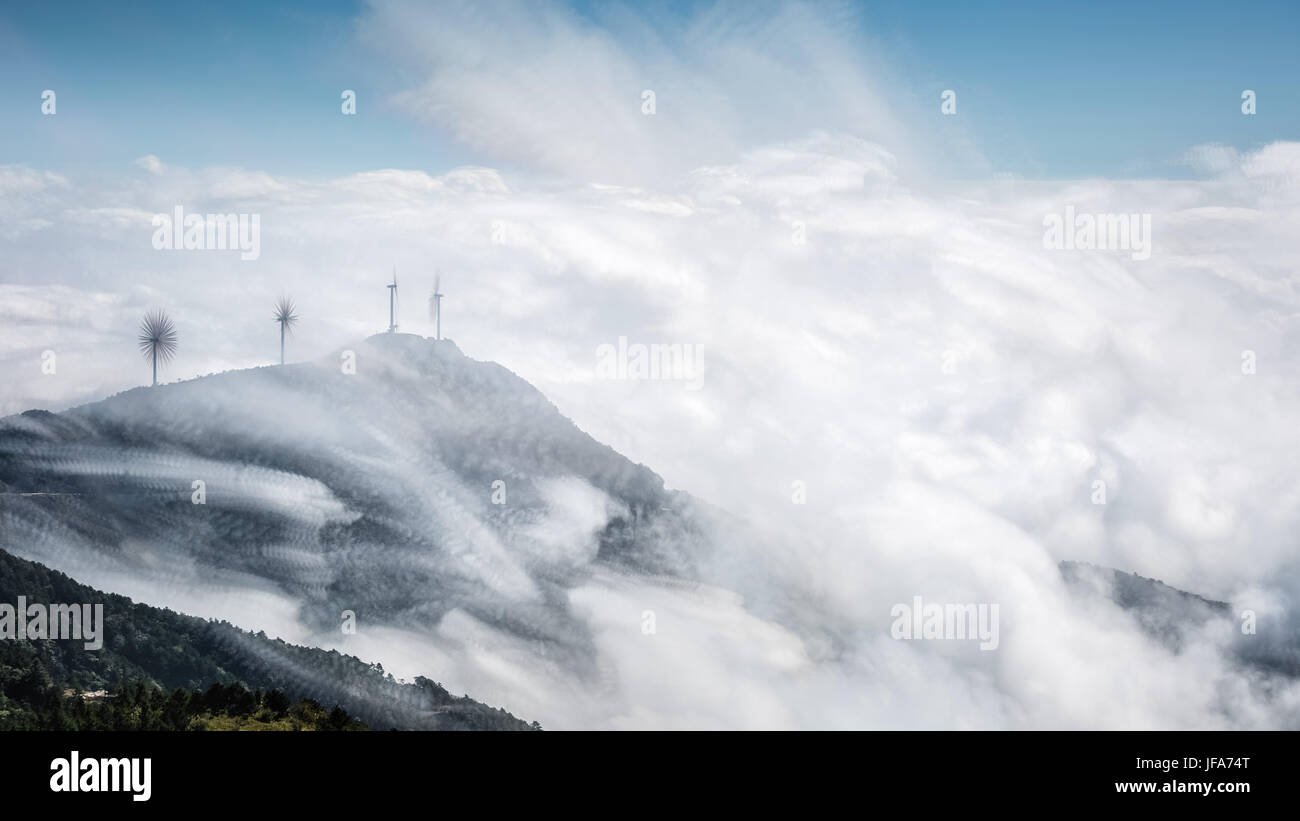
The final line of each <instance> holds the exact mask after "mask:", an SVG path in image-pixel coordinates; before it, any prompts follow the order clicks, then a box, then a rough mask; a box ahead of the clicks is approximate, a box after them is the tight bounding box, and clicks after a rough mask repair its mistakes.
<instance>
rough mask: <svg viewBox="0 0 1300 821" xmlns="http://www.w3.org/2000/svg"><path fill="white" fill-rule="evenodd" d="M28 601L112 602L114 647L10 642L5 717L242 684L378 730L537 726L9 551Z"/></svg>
mask: <svg viewBox="0 0 1300 821" xmlns="http://www.w3.org/2000/svg"><path fill="white" fill-rule="evenodd" d="M20 595H21V596H25V597H26V600H27V601H28V602H42V603H56V602H57V603H78V604H83V603H84V604H95V603H101V604H103V605H104V636H105V638H104V645H103V648H102V649H100V650H97V651H90V650H85V649H83V643H82V642H80V641H72V640H40V641H13V640H6V641H0V694H3V700H0V712H2V711H3V710H4V709H5V708H4V702H5V701H9V702H18V704H19V705H22V704H27V705H31V704H37V703H40V702H42V701H43V700H44V699H46V698H47V697H48V695H49V694H50V692H51V691H54V692H61V691H63V690H67V689H75V690H82V691H86V692H92V691H99V690H115V689H118V688H123V687H129V686H131V685H135V684H138V683H147V684H150V685H156V686H157V687H159V688H162V690H164V691H168V692H170V691H172V690H175V689H176V688H184V689H186V690H209V689H210V688H211V687H212V685H235V684H238V685H241V686H242V687H244V688H248V689H250V690H252V689H260V690H278V691H281V692H282V693H284V694H285V695H286V696H287V698H288V699H289V700H290V701H302V700H305V699H311V700H313V701H315V702H319V704H320V705H323V706H324V707H325V709H328V708H329V707H331V706H334V705H338V706H339V707H341V708H342V709H343V710H344V711H346V712H347V713H348V714H351V715H353V716H356V717H358V718H360V719H361V720H362V721H363V722H365V724H367V725H369V726H370V727H371V728H373V729H389V728H397V729H412V730H522V729H528V728H529V727H528V725H527V724H526V723H525V722H523V721H521V720H519V719H517V718H515V717H514V716H512V715H510V714H509V713H507V712H505V711H503V710H498V709H493V708H491V707H488V706H486V705H484V704H480V703H478V702H476V701H473V700H472V699H470V698H468V697H460V698H457V697H453V696H452V695H451V694H450V693H448V692H447V691H446V690H445V689H443V688H442V687H441V686H440V685H439V684H437V683H436V682H433V681H430V680H428V679H419V680H417V681H416V682H415V683H414V684H404V683H401V682H398V681H396V680H394V679H393V677H392V676H391V675H388V674H386V673H385V672H384V670H383V668H382V667H380V666H377V665H375V666H372V665H370V664H367V663H366V662H363V661H361V660H360V659H357V658H354V657H352V656H345V655H341V654H339V653H337V652H334V651H329V652H327V651H324V650H319V649H314V648H310V647H299V646H295V645H291V644H286V643H285V642H282V641H279V640H276V639H270V638H267V637H266V636H265V635H258V634H253V633H249V632H246V631H243V630H239V629H237V628H235V627H234V626H232V625H230V624H227V623H224V622H216V621H208V620H204V619H199V618H195V617H193V616H186V615H182V614H179V613H174V612H172V611H170V610H165V609H160V608H157V607H150V606H148V605H144V604H137V603H133V602H132V601H131V600H130V599H127V598H125V597H123V596H117V595H112V594H108V593H102V592H100V591H97V590H93V589H91V588H89V587H87V586H85V585H83V584H79V583H77V582H75V581H73V580H72V579H70V578H68V577H67V576H66V575H64V574H63V573H59V572H57V571H53V570H50V569H49V568H47V567H44V566H43V565H40V564H37V563H35V562H30V561H26V560H23V559H20V558H17V557H15V556H12V555H10V554H8V553H6V552H4V551H0V601H2V602H7V603H11V604H13V603H16V602H17V600H18V596H20ZM163 695H164V696H165V695H166V694H165V693H164V694H163ZM219 704H220V706H225V703H224V702H219ZM285 708H286V711H287V709H288V705H287V704H286V705H285Z"/></svg>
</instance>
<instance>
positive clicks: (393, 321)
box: [388, 265, 397, 334]
mask: <svg viewBox="0 0 1300 821" xmlns="http://www.w3.org/2000/svg"><path fill="white" fill-rule="evenodd" d="M396 304H397V266H396V265H394V266H393V284H392V285H389V286H388V332H389V333H390V334H391V333H396V332H397V315H396V313H395V310H396Z"/></svg>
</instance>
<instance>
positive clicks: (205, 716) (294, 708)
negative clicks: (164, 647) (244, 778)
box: [0, 667, 368, 731]
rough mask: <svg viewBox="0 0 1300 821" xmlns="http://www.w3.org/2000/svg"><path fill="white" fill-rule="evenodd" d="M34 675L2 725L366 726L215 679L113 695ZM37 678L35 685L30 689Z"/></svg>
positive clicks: (341, 713)
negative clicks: (201, 685)
mask: <svg viewBox="0 0 1300 821" xmlns="http://www.w3.org/2000/svg"><path fill="white" fill-rule="evenodd" d="M33 671H35V675H34V677H32V678H29V679H28V680H27V681H20V682H19V684H18V685H17V686H16V687H14V688H13V690H14V695H15V698H7V699H6V700H5V701H4V703H3V706H0V730H152V731H158V730H289V731H302V730H365V729H368V728H367V727H366V725H365V724H362V723H361V722H360V721H359V720H357V719H355V718H353V717H352V716H349V715H348V714H347V711H345V710H344V709H343V708H342V707H338V706H336V707H335V708H334V709H333V710H326V709H325V708H324V707H322V706H321V705H320V704H319V703H318V702H316V701H313V700H312V699H303V700H302V701H299V702H297V703H296V704H291V703H290V701H289V697H288V696H286V695H285V694H284V693H282V692H280V691H279V690H270V691H267V692H263V691H261V690H254V691H250V690H248V689H247V688H245V687H244V686H243V685H242V684H231V685H229V686H226V685H224V684H214V685H212V686H211V687H209V688H208V690H207V692H203V691H201V690H187V689H184V688H180V687H178V688H176V689H175V690H173V691H172V692H171V693H166V692H163V691H162V690H160V689H158V688H157V687H154V686H152V685H150V684H146V683H145V682H143V681H137V682H136V683H135V684H132V685H129V686H125V687H119V688H117V689H115V690H114V691H113V692H111V693H105V692H104V691H102V690H100V691H96V692H92V693H80V692H76V691H73V690H65V691H60V690H58V689H57V688H53V687H48V688H42V687H41V686H40V685H41V684H43V682H42V680H41V676H40V672H39V668H37V667H32V668H29V670H28V671H27V674H28V675H31V674H32V672H33ZM32 683H36V684H37V685H38V686H37V687H35V688H32V687H30V685H31V684H32Z"/></svg>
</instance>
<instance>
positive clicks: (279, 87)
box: [0, 2, 1300, 178]
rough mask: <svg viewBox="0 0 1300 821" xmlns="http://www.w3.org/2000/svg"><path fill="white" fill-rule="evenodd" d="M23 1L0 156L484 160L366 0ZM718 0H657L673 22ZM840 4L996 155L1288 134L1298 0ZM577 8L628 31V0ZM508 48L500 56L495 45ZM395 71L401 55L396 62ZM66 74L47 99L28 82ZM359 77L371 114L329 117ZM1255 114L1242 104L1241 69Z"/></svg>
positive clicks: (249, 163)
mask: <svg viewBox="0 0 1300 821" xmlns="http://www.w3.org/2000/svg"><path fill="white" fill-rule="evenodd" d="M187 5H189V6H190V7H189V8H185V9H184V10H181V9H179V8H178V7H177V4H173V3H153V2H149V3H139V4H129V5H121V4H118V5H112V6H109V5H104V4H92V3H85V4H66V3H36V4H27V5H23V6H17V5H10V6H9V7H7V8H5V9H4V10H3V11H0V69H2V71H3V75H4V77H5V82H4V83H3V84H0V112H3V118H4V119H3V126H4V127H3V129H0V163H19V164H26V165H30V166H33V167H41V168H52V169H55V170H68V169H74V168H77V167H84V166H92V167H93V166H119V165H121V164H124V163H128V162H130V161H131V160H133V159H135V158H137V157H139V156H141V155H144V154H155V155H157V156H159V157H161V158H162V159H163V160H164V161H165V162H168V163H175V164H182V165H187V166H208V165H218V166H226V165H233V166H241V167H244V168H249V169H258V170H266V171H269V172H272V173H285V174H295V175H304V176H321V175H330V174H337V173H347V172H351V171H357V170H365V169H373V168H382V167H401V168H419V169H424V170H428V171H431V172H434V173H437V172H441V171H444V170H446V169H448V168H451V167H454V166H457V165H461V164H466V163H488V164H492V161H493V158H492V157H484V156H480V155H479V152H477V151H476V150H475V148H474V147H473V146H469V145H464V144H461V143H459V142H457V141H456V140H454V139H453V138H452V137H451V136H450V135H448V134H446V133H442V132H440V130H439V129H438V128H437V127H436V124H433V125H431V124H430V123H429V122H427V121H425V122H417V121H415V120H413V119H411V118H409V117H408V116H406V115H405V114H404V113H402V112H400V111H399V110H398V109H397V108H395V107H394V106H392V105H391V104H390V103H389V97H390V95H391V94H393V93H396V92H399V91H401V90H403V89H405V88H409V87H412V86H415V85H418V84H419V82H420V79H421V78H420V77H418V76H415V75H414V73H413V72H411V69H410V68H409V67H405V68H404V67H403V66H401V65H394V64H392V63H391V62H390V61H389V60H388V55H387V54H385V52H384V50H383V48H382V47H377V46H376V45H375V44H373V43H364V42H362V41H360V40H359V39H358V38H357V36H356V20H357V18H358V17H359V16H361V15H363V14H365V13H366V8H365V4H361V3H355V2H321V3H312V4H303V7H302V8H294V7H291V6H283V5H275V4H271V3H255V2H233V3H223V4H219V5H208V4H198V3H195V4H187ZM711 7H712V4H688V3H669V4H660V5H658V6H651V7H650V8H651V10H650V11H642V12H641V13H640V14H641V17H642V18H643V20H645V21H646V22H648V23H649V24H650V25H653V26H655V27H656V28H657V29H659V30H660V32H661V36H662V37H664V38H665V39H666V40H669V41H671V40H672V38H673V32H675V31H679V30H681V29H683V28H685V27H687V26H689V25H690V22H691V21H692V20H693V19H696V18H698V17H699V16H701V15H707V14H708V13H709V11H710V9H711ZM813 8H814V11H813V12H811V13H815V14H826V15H837V16H840V17H842V18H843V19H844V25H846V26H849V27H852V28H854V29H856V30H857V31H858V33H859V34H860V35H861V37H862V42H863V43H864V46H863V47H864V50H865V49H870V50H873V51H874V52H876V53H875V54H873V55H872V57H873V58H876V59H879V60H881V61H882V62H883V63H884V64H886V65H888V66H889V67H890V69H891V72H892V74H893V75H894V76H893V78H892V80H891V82H890V93H891V94H892V95H894V99H895V100H896V101H897V102H898V104H899V105H904V106H915V107H916V110H917V111H922V112H924V111H927V110H929V111H931V112H934V114H935V116H936V123H935V128H936V129H941V128H950V127H951V124H950V123H944V122H940V121H938V120H937V118H938V114H937V112H938V105H939V101H938V97H939V93H940V92H941V91H942V90H943V89H945V88H952V89H954V90H956V91H957V92H958V115H959V117H958V122H959V124H960V127H961V128H963V129H965V132H966V133H967V134H968V135H969V137H970V138H971V140H972V141H973V143H974V144H975V145H976V146H977V147H978V149H979V151H980V152H982V153H983V154H984V156H985V157H987V158H988V160H989V164H990V166H991V168H992V170H994V171H998V172H1010V173H1015V174H1020V175H1023V176H1026V177H1046V178H1069V177H1078V176H1106V177H1163V176H1180V175H1182V174H1185V173H1187V171H1186V169H1184V168H1181V167H1180V166H1179V165H1178V164H1177V158H1178V157H1179V155H1181V154H1182V152H1183V151H1184V150H1185V149H1187V148H1188V147H1190V146H1192V145H1197V144H1203V143H1223V144H1227V145H1231V146H1234V147H1236V148H1239V149H1242V150H1248V149H1251V148H1255V147H1258V146H1260V145H1263V144H1266V143H1269V142H1272V141H1275V140H1281V139H1296V138H1297V137H1300V49H1298V48H1296V44H1297V43H1300V4H1296V3H1294V2H1277V3H1268V2H1263V3H1242V4H1224V3H1195V2H1192V3H1178V4H1129V3H1111V2H1103V3H1090V4H1087V5H1083V6H1080V5H1075V4H1040V3H1018V2H1000V3H996V4H972V3H947V2H926V3H914V2H880V3H857V4H849V5H848V6H847V7H846V8H843V9H838V10H835V9H833V8H832V7H830V6H828V5H819V6H815V7H813ZM572 13H573V15H574V16H576V17H581V18H585V19H586V20H587V21H588V22H589V23H590V25H593V26H597V27H601V28H604V29H607V30H608V31H609V33H610V34H611V36H612V37H614V38H615V39H618V40H619V41H620V42H622V43H624V44H625V45H626V44H628V43H632V44H633V45H632V48H633V49H634V48H635V45H634V43H635V38H636V36H637V30H636V29H635V27H632V28H628V27H627V26H628V24H627V14H626V12H625V10H620V9H616V8H613V7H610V6H607V5H603V4H596V3H580V4H577V5H575V6H573V7H572ZM501 59H503V60H508V59H510V56H509V55H508V54H505V55H502V57H501ZM404 72H406V73H404ZM45 88H51V89H54V90H55V91H56V92H57V93H58V104H59V110H58V116H57V119H56V118H49V117H42V116H41V115H40V112H39V106H40V93H41V91H42V90H43V89H45ZM344 88H351V89H355V90H356V91H357V93H358V95H359V101H360V102H359V107H360V110H361V113H362V114H363V115H364V116H358V117H342V116H340V115H339V111H338V107H339V93H340V91H341V90H342V89H344ZM1245 88H1250V89H1253V90H1254V91H1255V92H1256V93H1257V95H1258V113H1257V114H1256V115H1255V116H1253V117H1247V116H1243V115H1242V114H1241V113H1240V108H1239V107H1240V99H1239V98H1240V94H1241V91H1242V89H1245Z"/></svg>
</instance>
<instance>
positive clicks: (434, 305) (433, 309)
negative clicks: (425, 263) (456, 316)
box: [429, 274, 442, 339]
mask: <svg viewBox="0 0 1300 821" xmlns="http://www.w3.org/2000/svg"><path fill="white" fill-rule="evenodd" d="M441 282H442V277H441V276H440V275H439V274H434V275H433V293H431V294H429V313H431V314H433V322H434V325H435V327H436V329H437V330H436V332H435V335H434V339H442V292H441V291H439V290H438V286H439V285H440V284H441Z"/></svg>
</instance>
